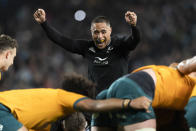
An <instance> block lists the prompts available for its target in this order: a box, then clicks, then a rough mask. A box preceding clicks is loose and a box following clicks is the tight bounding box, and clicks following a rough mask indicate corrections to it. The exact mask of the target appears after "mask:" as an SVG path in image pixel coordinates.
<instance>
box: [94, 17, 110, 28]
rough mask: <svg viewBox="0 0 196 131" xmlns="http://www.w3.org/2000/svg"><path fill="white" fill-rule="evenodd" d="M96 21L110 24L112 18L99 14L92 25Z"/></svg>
mask: <svg viewBox="0 0 196 131" xmlns="http://www.w3.org/2000/svg"><path fill="white" fill-rule="evenodd" d="M94 23H106V24H107V25H108V26H110V20H109V19H108V18H107V17H106V16H97V17H95V18H94V19H93V20H92V22H91V25H92V24H94Z"/></svg>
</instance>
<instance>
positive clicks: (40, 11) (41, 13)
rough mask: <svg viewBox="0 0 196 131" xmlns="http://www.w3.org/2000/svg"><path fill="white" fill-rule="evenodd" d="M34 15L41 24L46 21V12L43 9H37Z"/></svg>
mask: <svg viewBox="0 0 196 131" xmlns="http://www.w3.org/2000/svg"><path fill="white" fill-rule="evenodd" d="M33 16H34V19H35V20H36V21H37V22H38V23H40V24H41V23H43V22H45V21H46V13H45V11H44V10H43V9H38V10H36V11H35V13H34V14H33Z"/></svg>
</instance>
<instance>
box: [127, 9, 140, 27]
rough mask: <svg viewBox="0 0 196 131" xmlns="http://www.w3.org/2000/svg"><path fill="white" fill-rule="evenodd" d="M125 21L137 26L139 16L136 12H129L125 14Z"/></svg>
mask: <svg viewBox="0 0 196 131" xmlns="http://www.w3.org/2000/svg"><path fill="white" fill-rule="evenodd" d="M125 20H126V22H127V23H129V24H130V25H133V26H136V23H137V15H136V14H135V13H134V12H131V11H127V12H126V13H125Z"/></svg>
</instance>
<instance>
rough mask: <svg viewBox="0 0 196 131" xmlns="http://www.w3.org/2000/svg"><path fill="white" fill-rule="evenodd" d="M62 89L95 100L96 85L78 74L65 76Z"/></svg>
mask: <svg viewBox="0 0 196 131" xmlns="http://www.w3.org/2000/svg"><path fill="white" fill-rule="evenodd" d="M62 89H64V90H67V91H71V92H75V93H79V94H82V95H85V96H88V97H90V98H95V94H96V84H94V83H93V82H92V81H90V80H88V79H87V78H86V77H84V76H82V75H80V74H77V73H72V74H65V76H64V81H63V83H62Z"/></svg>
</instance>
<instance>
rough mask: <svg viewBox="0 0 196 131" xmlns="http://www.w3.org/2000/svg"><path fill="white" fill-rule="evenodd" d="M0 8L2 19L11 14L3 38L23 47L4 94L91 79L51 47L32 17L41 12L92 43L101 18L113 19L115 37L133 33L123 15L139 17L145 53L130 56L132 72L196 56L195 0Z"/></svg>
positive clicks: (89, 0) (0, 27)
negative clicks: (72, 77)
mask: <svg viewBox="0 0 196 131" xmlns="http://www.w3.org/2000/svg"><path fill="white" fill-rule="evenodd" d="M0 5H1V8H0V11H1V13H2V12H4V14H5V15H1V19H2V20H1V21H0V33H1V34H2V33H4V34H10V35H12V36H15V38H16V39H17V40H18V43H19V51H18V55H17V57H16V60H15V66H14V69H12V70H10V72H9V73H4V74H3V76H6V77H5V78H6V79H5V80H4V79H3V81H2V82H1V83H2V84H1V89H0V90H7V89H13V88H38V87H46V88H48V87H52V88H56V87H58V86H59V84H60V83H59V80H60V79H62V76H63V74H64V73H65V72H78V73H81V74H84V75H86V73H87V70H86V67H85V66H86V63H85V61H84V60H83V59H82V58H81V57H80V56H78V55H73V54H70V53H67V52H65V51H63V50H62V49H60V48H59V47H57V46H56V45H54V44H47V43H48V42H51V41H50V40H48V39H47V37H46V35H45V34H44V32H43V31H42V30H41V28H40V26H37V24H36V23H35V21H34V20H33V17H32V14H33V12H34V11H35V10H36V9H37V8H40V7H43V8H45V9H46V11H47V16H48V21H50V19H52V20H51V21H50V23H51V25H53V26H55V28H57V29H58V30H60V31H61V32H62V33H64V34H65V35H68V36H70V37H72V38H87V39H90V22H91V20H92V19H93V18H94V17H95V16H97V15H105V16H107V17H109V19H110V20H111V24H112V27H113V34H115V33H116V32H118V33H119V32H122V33H126V32H129V31H130V30H129V29H128V28H127V26H126V23H125V22H124V18H123V14H124V13H125V12H126V10H133V11H135V12H136V13H137V15H138V27H139V28H140V30H141V34H142V36H141V43H140V45H139V47H137V49H136V50H135V51H134V53H132V54H130V58H131V61H130V65H129V66H130V68H129V69H130V71H132V70H133V69H135V68H137V67H140V66H143V65H147V64H163V65H167V64H169V63H171V62H172V61H180V60H182V59H186V58H189V57H191V56H193V55H194V54H195V53H196V45H195V44H194V43H195V41H196V38H195V37H194V36H195V35H196V24H195V17H194V14H195V12H196V3H195V2H194V1H193V0H190V1H189V2H187V1H185V0H180V1H177V2H175V1H169V0H159V1H155V0H153V1H146V0H137V1H134V0H132V1H128V0H125V1H123V2H122V1H115V2H114V1H112V0H109V1H107V2H106V1H104V0H86V1H84V0H75V1H71V0H70V1H60V0H57V1H52V0H49V1H48V2H47V3H46V2H42V1H38V0H37V1H36V0H35V1H24V0H20V1H10V2H8V1H7V0H1V1H0ZM16 7H17V8H16ZM79 9H82V10H84V11H85V12H86V14H87V16H86V18H85V19H84V21H76V20H74V17H73V16H74V13H75V11H76V10H79ZM78 65H79V66H78ZM13 74H14V75H13ZM7 75H9V77H8V76H7ZM2 78H4V77H2ZM7 78H9V79H7Z"/></svg>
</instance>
